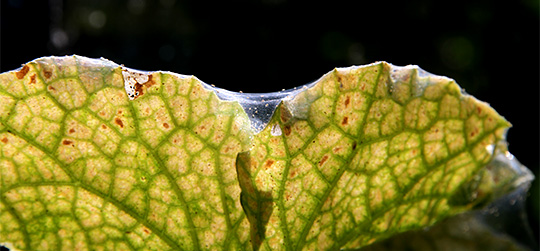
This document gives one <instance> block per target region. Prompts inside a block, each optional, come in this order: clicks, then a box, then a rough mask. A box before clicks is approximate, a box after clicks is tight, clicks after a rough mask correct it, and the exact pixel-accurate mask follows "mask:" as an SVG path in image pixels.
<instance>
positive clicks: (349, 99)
mask: <svg viewBox="0 0 540 251" xmlns="http://www.w3.org/2000/svg"><path fill="white" fill-rule="evenodd" d="M350 103H351V97H349V96H347V98H346V99H345V107H349V104H350Z"/></svg>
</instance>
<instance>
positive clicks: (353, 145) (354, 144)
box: [352, 141, 357, 150]
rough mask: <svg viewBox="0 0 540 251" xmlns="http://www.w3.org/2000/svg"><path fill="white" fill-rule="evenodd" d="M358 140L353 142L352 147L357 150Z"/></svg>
mask: <svg viewBox="0 0 540 251" xmlns="http://www.w3.org/2000/svg"><path fill="white" fill-rule="evenodd" d="M356 145H357V144H356V141H355V142H353V143H352V149H353V150H355V149H356Z"/></svg>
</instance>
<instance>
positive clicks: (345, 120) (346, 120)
mask: <svg viewBox="0 0 540 251" xmlns="http://www.w3.org/2000/svg"><path fill="white" fill-rule="evenodd" d="M348 123H349V117H343V120H342V121H341V125H346V124H348Z"/></svg>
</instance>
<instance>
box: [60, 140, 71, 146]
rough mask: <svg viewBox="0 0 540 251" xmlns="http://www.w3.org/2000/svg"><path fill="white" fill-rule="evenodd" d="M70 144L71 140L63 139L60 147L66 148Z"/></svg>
mask: <svg viewBox="0 0 540 251" xmlns="http://www.w3.org/2000/svg"><path fill="white" fill-rule="evenodd" d="M71 144H73V141H71V140H67V139H64V141H62V145H65V146H67V145H71Z"/></svg>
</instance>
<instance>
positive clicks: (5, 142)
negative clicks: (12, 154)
mask: <svg viewBox="0 0 540 251" xmlns="http://www.w3.org/2000/svg"><path fill="white" fill-rule="evenodd" d="M1 141H2V143H4V144H7V142H9V140H8V139H7V138H2V139H1Z"/></svg>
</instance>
